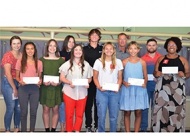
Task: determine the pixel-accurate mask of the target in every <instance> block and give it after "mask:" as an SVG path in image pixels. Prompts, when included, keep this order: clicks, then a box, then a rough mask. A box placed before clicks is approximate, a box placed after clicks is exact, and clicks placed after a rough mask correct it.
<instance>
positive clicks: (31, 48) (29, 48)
mask: <svg viewBox="0 0 190 136" xmlns="http://www.w3.org/2000/svg"><path fill="white" fill-rule="evenodd" d="M34 53H35V48H34V46H33V45H32V44H28V45H26V54H27V56H28V57H33V56H34Z"/></svg>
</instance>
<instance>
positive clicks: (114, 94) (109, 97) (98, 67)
mask: <svg viewBox="0 0 190 136" xmlns="http://www.w3.org/2000/svg"><path fill="white" fill-rule="evenodd" d="M122 70H123V65H122V62H121V60H120V59H116V50H115V46H114V45H113V44H112V43H111V42H107V43H105V44H104V46H103V50H102V56H101V58H99V59H97V60H96V61H95V63H94V66H93V80H94V83H95V85H96V87H97V94H96V105H97V110H98V111H97V112H98V132H105V119H106V113H107V107H108V110H109V120H110V132H116V131H117V118H118V113H119V98H120V93H119V92H118V91H119V88H120V86H121V84H122ZM104 83H114V84H118V85H119V86H118V88H117V90H110V89H107V90H104V89H103V88H102V86H103V84H104Z"/></svg>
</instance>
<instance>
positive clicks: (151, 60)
mask: <svg viewBox="0 0 190 136" xmlns="http://www.w3.org/2000/svg"><path fill="white" fill-rule="evenodd" d="M157 48H158V45H157V41H156V40H155V39H148V40H147V43H146V49H147V53H146V54H145V55H143V56H142V57H141V58H142V59H143V60H144V61H145V62H146V66H147V73H148V77H149V78H148V82H147V93H148V98H149V105H151V106H153V99H154V90H155V85H156V79H155V78H154V76H153V72H154V67H155V64H156V61H157V59H158V58H159V57H160V56H161V54H160V53H158V52H157ZM147 128H148V108H147V109H145V110H143V111H142V119H141V130H140V131H141V132H146V131H147Z"/></svg>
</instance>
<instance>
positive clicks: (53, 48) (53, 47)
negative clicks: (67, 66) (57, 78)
mask: <svg viewBox="0 0 190 136" xmlns="http://www.w3.org/2000/svg"><path fill="white" fill-rule="evenodd" d="M56 50H57V45H56V43H55V42H54V41H51V42H50V43H49V46H48V52H49V53H51V54H54V53H55V52H56Z"/></svg>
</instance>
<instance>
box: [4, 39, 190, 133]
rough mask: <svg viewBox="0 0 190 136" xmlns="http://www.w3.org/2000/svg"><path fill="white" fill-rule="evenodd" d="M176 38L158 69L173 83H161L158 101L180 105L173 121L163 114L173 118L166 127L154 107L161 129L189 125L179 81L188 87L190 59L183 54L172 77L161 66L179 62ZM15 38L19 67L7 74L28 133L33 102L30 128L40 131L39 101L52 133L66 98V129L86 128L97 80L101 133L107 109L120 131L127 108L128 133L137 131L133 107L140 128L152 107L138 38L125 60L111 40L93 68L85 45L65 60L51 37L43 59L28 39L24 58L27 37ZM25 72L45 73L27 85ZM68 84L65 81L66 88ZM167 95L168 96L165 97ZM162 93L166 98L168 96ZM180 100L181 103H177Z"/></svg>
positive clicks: (112, 124) (114, 127)
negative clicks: (49, 78) (86, 57)
mask: <svg viewBox="0 0 190 136" xmlns="http://www.w3.org/2000/svg"><path fill="white" fill-rule="evenodd" d="M171 41H172V40H170V41H168V45H166V46H165V48H166V50H167V51H168V53H169V54H168V55H167V58H162V59H159V61H158V62H157V64H156V69H155V70H156V73H155V76H156V77H159V78H161V77H163V79H162V80H164V81H165V80H168V79H170V78H172V79H171V87H170V88H167V86H168V85H167V84H164V85H163V86H160V85H161V83H159V86H157V87H156V88H157V90H156V101H155V105H157V107H156V109H158V110H159V109H160V108H163V110H164V111H165V112H167V111H168V110H167V105H172V104H175V105H176V104H177V107H176V108H177V109H176V110H175V111H176V112H172V113H173V114H174V115H169V116H170V117H171V119H170V120H169V118H165V117H162V118H163V119H161V121H162V122H163V121H164V120H166V121H167V120H168V121H167V122H168V123H169V124H168V128H160V127H158V126H156V125H162V124H158V123H159V122H158V121H156V120H157V119H156V117H158V115H157V114H155V113H156V111H154V112H153V113H154V114H153V117H154V118H153V130H155V131H162V130H163V129H164V130H165V131H167V130H168V131H183V129H184V126H183V119H184V118H185V115H184V114H185V112H184V111H185V110H184V105H185V94H184V93H183V89H184V87H182V88H181V91H180V90H179V89H177V88H178V86H180V85H179V84H181V86H184V80H183V79H182V77H186V78H187V77H189V76H190V73H189V64H188V61H187V60H186V59H185V58H183V57H181V59H180V57H179V59H178V61H179V63H177V64H176V65H175V66H176V67H178V66H179V65H180V66H179V67H180V68H179V73H178V76H177V77H173V76H172V77H170V75H169V76H167V77H165V76H163V75H164V74H162V72H161V71H162V70H161V67H162V66H161V65H159V64H164V66H168V65H167V64H170V65H172V66H173V64H174V63H169V61H170V60H171V61H172V59H174V57H175V56H176V57H177V58H178V55H177V52H178V51H180V49H181V48H180V49H179V47H178V46H177V45H176V43H175V42H171ZM12 42H13V43H14V42H15V44H16V42H18V45H17V46H16V45H15V44H11V46H12V51H11V52H10V53H9V54H12V55H13V57H15V61H14V65H15V69H16V71H11V72H7V73H6V70H5V77H4V79H7V80H10V81H11V82H10V81H9V82H10V83H12V84H10V85H11V87H12V88H13V91H12V93H13V95H12V96H13V98H15V99H16V100H17V98H16V97H17V96H18V101H19V104H17V106H18V107H19V105H20V109H21V116H20V117H21V131H22V132H26V131H27V113H28V103H29V105H30V131H31V132H33V131H34V130H35V123H36V115H37V109H38V102H39V100H40V103H41V104H42V105H43V121H44V126H45V130H46V131H47V132H48V131H52V132H54V131H55V130H56V127H57V123H58V118H59V105H60V104H61V102H62V101H63V102H64V103H65V116H66V131H67V132H73V131H74V132H80V131H81V127H82V122H83V114H84V112H85V106H86V101H87V88H88V87H89V83H90V82H91V81H92V80H93V81H94V83H95V85H96V87H97V95H96V105H97V113H98V132H105V120H106V113H107V108H108V112H109V124H110V127H109V128H110V131H111V132H116V131H117V118H118V112H119V110H123V111H124V118H125V119H124V122H125V129H126V131H127V132H130V131H131V130H130V115H131V111H134V112H135V122H134V131H135V132H138V131H139V130H140V124H141V110H144V109H147V108H149V102H148V94H147V89H146V84H147V81H148V76H147V67H146V63H145V61H144V60H142V59H141V58H139V57H138V53H139V51H140V46H139V45H138V44H137V43H136V42H135V41H132V42H130V43H129V44H128V47H127V51H128V52H129V57H128V58H126V59H124V60H123V61H121V60H120V59H117V58H116V49H115V46H114V45H113V44H112V43H111V42H107V43H105V44H104V46H103V49H102V55H101V58H98V59H97V60H96V61H95V63H94V65H93V68H92V67H91V66H90V65H89V63H88V62H87V61H85V60H84V52H83V47H82V46H81V45H79V44H76V45H74V47H73V48H72V49H71V56H70V57H71V58H70V59H69V60H68V61H66V62H65V61H64V59H63V58H61V57H60V56H59V49H58V44H57V42H56V41H55V40H53V39H51V40H49V41H48V43H47V48H46V53H45V56H44V57H42V58H40V59H39V60H38V58H37V49H36V47H35V45H34V43H33V42H27V43H26V44H25V45H24V49H23V53H22V57H21V55H20V52H19V49H20V46H21V40H20V39H19V38H18V37H15V38H13V39H12V40H11V43H12ZM10 56H11V55H10ZM176 57H175V58H176ZM17 59H18V60H17ZM163 59H165V60H163ZM9 61H10V57H8V58H7V59H5V58H3V60H2V64H3V65H4V67H9V69H11V67H10V65H7V63H10V62H9ZM16 61H17V62H16ZM175 62H176V61H175ZM180 62H181V63H180ZM11 64H12V62H11ZM170 65H169V66H170ZM158 66H159V67H158ZM5 69H6V68H5ZM46 75H51V76H59V77H60V82H53V81H44V76H46ZM24 77H39V81H38V82H37V84H26V83H25V82H24V80H23V78H24ZM178 77H179V82H177V83H176V81H175V83H174V82H172V81H173V78H175V79H176V78H177V79H178ZM15 79H16V80H15ZM77 79H78V80H77ZM80 79H83V80H82V81H83V83H84V82H85V83H86V84H84V85H80V84H79V85H76V84H77V83H75V84H74V80H77V81H78V82H79V81H80ZM137 80H139V82H141V84H140V85H139V84H138V83H136V81H137ZM159 81H161V79H159ZM177 81H178V80H177ZM14 82H16V83H17V84H19V86H16V84H14ZM134 82H135V83H134ZM62 83H63V84H64V85H63V87H62ZM166 83H167V82H166ZM81 84H82V83H81ZM135 84H137V85H135ZM175 84H176V85H175ZM5 90H6V89H5ZM17 90H18V91H17ZM61 90H62V91H61ZM169 91H171V93H170V94H168V95H172V98H173V99H171V97H166V96H165V95H166V93H169ZM39 92H40V93H39ZM62 92H63V94H62ZM17 93H18V94H17ZM179 93H180V94H179ZM3 94H4V95H5V92H3ZM161 95H164V96H163V97H161ZM159 98H160V99H161V98H162V99H163V100H164V101H162V100H160V99H159ZM174 100H175V102H173V101H174ZM6 101H8V100H7V99H5V102H6ZM15 102H16V101H15ZM162 102H164V103H162ZM176 102H177V103H176ZM17 103H18V102H17ZM167 103H168V104H167ZM15 104H16V103H15ZM15 104H14V105H15ZM12 105H13V104H12ZM158 106H160V108H158ZM162 106H164V107H162ZM7 108H8V107H7ZM168 108H170V107H168ZM50 109H52V111H53V115H52V125H51V126H50V120H49V118H50ZM163 110H162V112H163ZM182 112H183V113H182ZM170 113H171V112H170ZM7 114H8V113H7ZM165 114H166V113H165ZM15 118H16V117H15ZM174 118H180V119H181V125H179V123H180V121H179V122H176V123H178V124H176V125H175V122H174V121H172V120H174ZM8 119H9V117H8V115H7V117H6V120H5V122H6V121H7V120H8ZM9 120H10V119H9ZM166 121H165V122H166ZM15 122H16V121H15ZM5 127H6V131H10V126H9V125H6V126H5ZM50 127H51V130H50ZM175 127H176V128H175ZM18 128H19V123H18V122H17V123H15V130H17V131H18Z"/></svg>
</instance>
